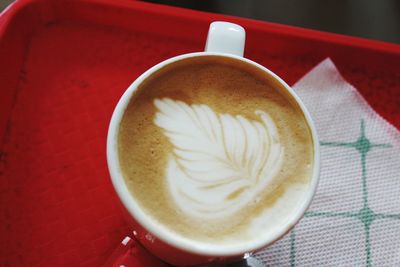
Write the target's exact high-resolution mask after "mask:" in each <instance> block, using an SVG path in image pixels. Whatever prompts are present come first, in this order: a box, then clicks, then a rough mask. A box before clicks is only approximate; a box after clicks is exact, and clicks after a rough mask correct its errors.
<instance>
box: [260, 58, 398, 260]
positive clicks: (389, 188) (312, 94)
mask: <svg viewBox="0 0 400 267" xmlns="http://www.w3.org/2000/svg"><path fill="white" fill-rule="evenodd" d="M294 89H295V91H296V92H297V93H298V94H299V96H300V98H301V99H302V100H303V101H304V103H305V105H306V106H307V107H308V109H309V111H310V112H311V115H312V117H313V119H314V121H315V123H316V126H317V131H318V134H319V137H320V142H321V159H322V161H321V162H322V168H321V178H320V183H319V187H318V190H317V194H316V195H315V198H314V200H313V202H312V205H311V207H310V209H309V210H308V212H307V213H306V214H305V216H304V218H303V219H302V220H301V221H300V223H299V224H298V225H297V226H296V227H295V228H294V229H293V230H292V231H291V233H289V234H288V235H286V236H285V237H284V238H282V239H281V240H279V241H278V242H276V243H275V244H273V245H272V246H270V247H268V248H266V249H264V250H263V251H261V252H259V253H257V254H256V257H257V258H258V259H259V260H261V261H262V262H263V263H264V264H265V265H266V266H400V133H399V131H398V130H397V129H395V128H394V127H393V126H391V125H390V124H389V123H388V122H386V121H385V120H384V119H383V118H381V117H380V116H379V115H378V114H377V113H375V112H374V110H373V109H372V108H371V107H370V106H369V105H368V103H367V102H366V101H365V100H364V99H363V97H362V96H361V95H360V94H359V93H358V92H357V90H356V89H355V88H354V87H352V86H351V85H350V84H349V83H347V82H346V81H345V80H344V79H343V77H341V75H340V74H339V72H338V70H337V69H336V67H335V66H334V64H333V63H332V61H331V60H330V59H326V60H324V61H323V62H321V63H320V64H319V65H318V66H316V67H315V68H314V69H313V70H312V71H310V72H309V73H308V74H307V75H305V76H304V77H303V78H302V79H301V80H300V81H299V82H297V83H296V84H295V85H294Z"/></svg>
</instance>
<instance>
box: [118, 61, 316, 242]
mask: <svg viewBox="0 0 400 267" xmlns="http://www.w3.org/2000/svg"><path fill="white" fill-rule="evenodd" d="M118 155H119V162H120V167H121V172H122V174H123V176H124V180H125V182H126V185H127V187H128V189H129V191H130V193H131V195H132V197H133V199H134V201H135V202H136V203H137V204H138V205H139V206H140V208H141V209H142V210H143V212H144V213H145V214H146V216H148V218H149V219H151V220H153V221H154V222H155V223H157V224H158V225H160V226H161V227H163V228H164V230H165V231H170V232H171V233H174V234H176V235H177V236H179V237H180V238H184V239H189V240H195V241H197V242H200V243H202V244H217V243H218V244H228V245H229V244H234V243H237V242H236V241H238V240H241V241H243V242H247V241H249V242H251V241H252V240H256V239H259V237H260V235H261V234H262V235H265V236H270V235H271V234H273V233H274V232H276V231H277V230H278V229H281V228H282V226H285V225H286V227H289V226H288V225H287V223H288V218H289V217H290V216H292V215H293V214H295V213H296V212H297V209H298V207H299V206H300V204H301V203H302V202H303V201H304V199H305V197H306V196H307V194H308V190H309V186H310V177H311V171H312V168H313V141H312V138H311V134H310V131H309V128H308V125H307V121H306V120H305V117H304V114H303V113H302V111H301V109H300V108H299V106H298V105H297V104H296V101H295V100H294V99H292V97H291V95H290V94H288V93H287V92H286V89H285V88H284V87H283V86H282V85H280V83H278V82H276V80H275V79H274V78H273V77H271V76H270V75H268V74H266V73H265V72H264V71H261V70H258V69H257V68H255V67H254V66H253V65H250V64H248V63H244V62H242V61H240V60H237V59H233V58H227V57H220V56H201V57H193V58H187V59H183V60H180V61H178V62H176V63H173V64H171V65H168V66H167V67H165V68H163V69H160V70H158V71H157V72H156V73H153V74H152V75H151V76H150V77H148V78H146V80H145V81H143V82H142V83H141V84H140V86H139V87H138V88H137V89H136V92H135V93H134V94H133V95H132V98H131V99H130V102H129V104H128V106H127V107H126V110H125V111H124V114H123V117H122V119H121V123H120V126H119V133H118Z"/></svg>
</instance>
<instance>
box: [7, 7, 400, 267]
mask: <svg viewBox="0 0 400 267" xmlns="http://www.w3.org/2000/svg"><path fill="white" fill-rule="evenodd" d="M154 6H155V5H152V4H147V3H141V2H134V1H127V0H114V1H111V0H81V1H78V0H74V1H61V0H60V1H50V0H48V1H46V0H42V1H40V0H37V1H35V0H22V1H17V3H16V4H14V6H13V7H11V8H10V9H9V10H8V11H7V12H5V13H4V14H2V16H1V17H0V62H2V63H1V64H0V74H1V76H0V79H1V80H0V85H1V87H0V138H1V139H0V140H1V144H0V149H1V154H0V159H1V160H0V265H1V266H101V265H102V263H104V262H105V261H106V259H107V258H108V257H109V255H111V253H112V251H113V250H114V248H115V247H116V246H117V245H118V244H119V242H120V241H121V239H122V238H123V237H124V236H126V235H129V229H128V227H127V226H126V224H125V222H124V220H123V218H122V213H121V212H120V209H119V206H118V199H117V197H116V195H115V193H114V192H113V189H112V186H111V182H110V180H109V176H108V171H107V166H106V157H105V144H106V133H107V127H108V122H109V119H110V117H111V113H112V111H113V108H114V106H115V104H116V102H117V101H118V99H119V97H120V96H121V94H122V93H123V92H124V90H125V89H126V88H127V87H128V86H129V84H130V83H131V82H132V81H133V80H134V79H135V78H136V77H137V76H138V75H140V74H141V73H142V72H143V71H145V70H146V69H147V68H149V67H151V66H152V65H154V64H156V63H158V62H160V61H162V60H164V59H167V58H169V57H171V56H174V55H178V54H182V53H187V52H192V51H201V50H202V49H203V45H204V41H205V38H206V33H207V30H208V24H209V22H210V21H213V20H228V21H232V22H236V23H239V24H241V25H243V26H244V27H245V28H246V29H247V36H248V41H247V43H246V46H247V49H246V56H247V57H248V58H250V59H252V60H255V61H257V62H259V63H261V64H263V65H265V66H266V67H268V68H270V69H271V70H273V71H274V72H276V73H277V74H278V75H280V76H281V77H282V78H284V79H285V80H286V81H288V83H290V84H292V83H294V82H295V81H297V80H298V79H299V78H300V77H301V76H302V75H304V74H305V73H306V72H307V71H308V70H310V68H312V67H313V66H315V65H316V64H317V63H319V62H320V61H321V60H322V59H324V58H326V57H328V56H329V57H331V58H332V60H333V61H334V62H335V63H336V64H337V66H338V68H339V70H340V71H341V72H342V74H343V75H344V77H345V78H346V79H347V80H348V81H349V82H351V83H352V84H353V85H354V86H355V87H356V88H358V89H359V90H360V91H361V93H362V94H363V95H364V96H365V97H366V99H367V101H368V102H369V103H370V104H371V105H372V106H373V107H374V108H375V109H376V110H377V111H378V112H379V113H380V114H381V115H382V116H383V117H385V118H386V119H387V120H389V121H390V122H391V123H393V124H394V125H395V126H396V127H398V128H400V46H398V45H393V44H385V43H381V42H373V41H368V40H362V39H357V38H351V37H344V36H339V35H333V34H326V33H320V32H316V31H310V30H304V29H299V28H293V27H287V26H282V25H276V24H270V23H262V22H257V21H252V20H247V19H239V18H233V17H227V16H222V15H215V14H208V13H201V12H196V11H183V10H182V9H178V8H172V7H157V8H155V7H154Z"/></svg>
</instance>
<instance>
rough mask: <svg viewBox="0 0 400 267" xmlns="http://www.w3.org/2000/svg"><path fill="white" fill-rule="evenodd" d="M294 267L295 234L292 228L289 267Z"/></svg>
mask: <svg viewBox="0 0 400 267" xmlns="http://www.w3.org/2000/svg"><path fill="white" fill-rule="evenodd" d="M295 266H296V233H295V229H294V228H293V229H292V231H291V232H290V267H295Z"/></svg>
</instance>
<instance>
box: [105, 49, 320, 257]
mask: <svg viewBox="0 0 400 267" xmlns="http://www.w3.org/2000/svg"><path fill="white" fill-rule="evenodd" d="M202 56H222V57H229V58H233V59H238V60H241V61H244V62H246V63H249V64H251V65H253V66H255V67H257V68H259V69H261V70H262V71H264V72H266V73H267V74H269V75H270V76H271V77H273V78H274V79H275V80H276V81H278V82H279V83H280V84H281V85H282V86H283V87H284V88H285V89H286V90H287V92H289V94H290V95H291V96H292V97H293V98H294V99H295V101H296V102H297V104H298V105H299V107H300V109H301V111H302V112H303V114H304V117H305V118H306V121H307V124H308V126H309V129H310V132H311V137H312V140H313V148H314V158H313V159H314V162H313V164H314V166H313V170H312V176H311V183H310V189H309V190H308V192H307V196H306V199H305V201H303V203H302V205H301V206H299V207H298V208H297V209H296V211H297V213H296V214H295V215H292V216H291V217H290V218H289V219H288V220H287V223H286V224H285V225H284V226H282V227H281V228H280V229H279V231H275V232H274V233H273V234H272V235H270V236H267V237H265V236H264V238H259V239H257V240H252V241H251V243H250V242H247V243H249V244H247V243H246V242H245V243H243V244H232V245H225V244H209V243H207V244H206V243H205V242H200V241H194V240H189V239H186V238H184V237H181V236H179V235H177V234H175V233H173V232H172V231H171V230H169V229H168V228H167V227H166V226H163V225H162V224H160V223H157V222H156V221H155V220H154V219H151V218H150V216H149V215H146V213H145V212H144V210H143V209H142V208H141V207H140V206H139V204H138V203H136V201H135V200H134V198H133V196H132V195H131V194H130V192H129V190H128V188H127V186H126V184H125V180H124V178H123V175H122V171H121V169H120V167H119V158H118V131H119V124H120V121H121V119H122V116H123V114H124V111H125V109H126V107H127V106H128V104H129V101H130V99H131V97H132V95H133V94H134V93H135V92H136V90H137V88H138V87H139V85H140V84H141V83H142V82H143V81H144V80H145V79H147V78H148V77H149V76H151V75H152V74H153V73H154V72H156V71H157V70H159V69H161V68H163V67H164V66H166V65H168V64H171V63H174V62H176V61H180V60H183V59H186V58H191V57H202ZM107 164H108V169H109V172H110V177H111V181H112V184H113V186H114V189H115V191H116V193H117V195H118V197H119V199H120V200H121V202H122V204H123V206H124V207H125V209H126V210H127V211H128V213H129V214H130V216H132V218H133V219H134V220H136V221H137V222H138V223H139V224H140V225H141V226H142V227H143V228H144V229H146V230H147V231H148V232H149V233H151V234H152V235H154V237H156V238H158V239H160V240H162V241H163V242H165V243H167V244H169V245H171V246H173V247H176V248H178V249H181V250H183V251H187V252H190V253H194V254H201V255H207V256H236V255H240V254H245V253H247V252H252V251H255V250H258V249H261V248H263V247H266V246H268V245H270V244H272V243H273V242H275V241H276V240H278V239H280V238H281V237H282V236H283V235H284V234H286V233H287V232H288V231H290V230H291V229H292V228H293V227H294V225H295V224H296V223H297V222H298V221H299V220H300V219H301V218H302V217H303V215H304V213H305V212H306V210H307V209H308V207H309V206H310V204H311V201H312V199H313V197H314V195H315V192H316V189H317V186H318V181H319V174H320V144H319V139H318V135H317V131H316V127H315V124H314V122H313V120H312V118H311V116H310V114H309V111H308V110H307V108H306V107H305V105H304V104H303V102H302V101H301V99H300V98H299V97H298V95H297V94H296V93H295V92H294V90H293V89H292V88H291V87H290V86H289V85H287V84H286V83H285V82H284V81H283V80H282V79H281V78H280V77H279V76H277V75H276V74H275V73H273V72H272V71H270V70H269V69H267V68H265V67H264V66H262V65H260V64H258V63H256V62H254V61H252V60H249V59H247V58H244V57H240V56H235V55H231V54H224V53H215V52H196V53H189V54H183V55H179V56H176V57H173V58H170V59H167V60H165V61H162V62H160V63H158V64H157V65H155V66H153V67H151V68H150V69H148V70H147V71H145V72H144V73H143V74H142V75H140V76H139V77H138V78H137V79H136V80H135V81H134V82H133V83H132V84H131V85H130V86H129V87H128V89H127V90H126V91H125V92H124V94H123V95H122V96H121V98H120V99H119V101H118V103H117V105H116V107H115V109H114V112H113V114H112V117H111V120H110V124H109V129H108V135H107Z"/></svg>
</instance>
